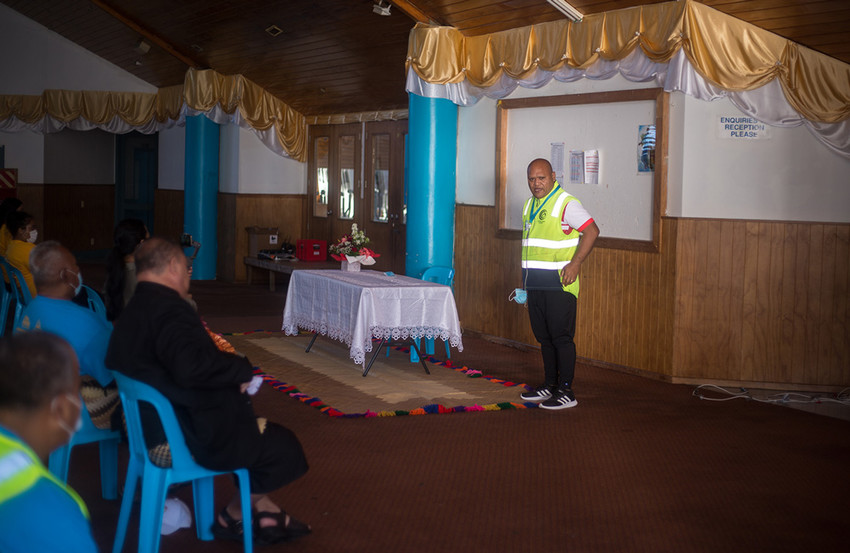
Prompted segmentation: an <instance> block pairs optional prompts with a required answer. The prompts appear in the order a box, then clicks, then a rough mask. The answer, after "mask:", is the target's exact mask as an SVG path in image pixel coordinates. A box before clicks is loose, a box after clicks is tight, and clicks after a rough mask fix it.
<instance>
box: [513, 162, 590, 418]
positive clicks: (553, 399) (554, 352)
mask: <svg viewBox="0 0 850 553" xmlns="http://www.w3.org/2000/svg"><path fill="white" fill-rule="evenodd" d="M528 188H529V190H531V195H532V197H531V198H529V199H528V201H526V202H525V206H524V208H523V213H522V224H523V227H522V280H523V289H524V290H526V291H527V301H528V316H529V319H530V320H531V329H532V331H533V332H534V337H535V338H536V339H537V341H538V342H540V350H541V353H542V355H543V372H544V377H545V381H544V383H543V385H541V386H539V387H537V388H536V389H534V390H531V391H528V392H525V393H523V394H521V397H522V399H524V400H526V401H535V402H539V403H540V407H542V408H544V409H567V408H569V407H575V406H576V405H578V402H577V401H576V399H575V394H574V393H573V390H572V384H573V376H574V374H575V363H576V346H575V343H574V342H573V336H574V335H575V328H576V299H577V298H578V291H579V278H578V276H579V269H580V267H581V264H582V262H583V261H584V260H585V258H586V257H587V255H588V254H589V253H590V250H591V249H593V243H594V242H595V241H596V237H597V236H599V227H597V226H596V223H595V222H594V220H593V218H592V217H591V216H590V214H589V213H588V212H587V211H586V210H585V209H584V207H583V206H582V205H581V202H579V201H578V200H577V199H576V198H574V197H573V196H571V195H570V194H569V193H567V192H565V191H564V190H563V189H561V187H560V185H559V184H558V182H557V180H556V179H555V172H554V171H552V165H551V164H550V163H549V162H548V161H547V160H545V159H535V160H534V161H532V162H531V163H530V164H529V165H528Z"/></svg>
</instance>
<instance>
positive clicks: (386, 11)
mask: <svg viewBox="0 0 850 553" xmlns="http://www.w3.org/2000/svg"><path fill="white" fill-rule="evenodd" d="M391 7H392V6H391V5H390V3H389V2H387V4H386V5H384V0H378V2H377V3H375V4H374V5H373V6H372V11H373V12H375V13H376V14H378V15H390V8H391Z"/></svg>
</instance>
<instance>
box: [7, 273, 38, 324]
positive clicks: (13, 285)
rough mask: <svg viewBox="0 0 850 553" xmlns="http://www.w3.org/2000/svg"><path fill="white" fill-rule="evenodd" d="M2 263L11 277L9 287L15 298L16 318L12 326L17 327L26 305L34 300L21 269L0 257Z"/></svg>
mask: <svg viewBox="0 0 850 553" xmlns="http://www.w3.org/2000/svg"><path fill="white" fill-rule="evenodd" d="M0 265H2V267H3V272H4V273H5V274H6V275H8V277H9V288H10V289H11V292H12V295H13V297H14V298H15V318H14V322H13V324H12V328H13V329H14V328H17V327H18V323H20V322H21V315H23V313H24V307H26V306H27V304H28V303H29V302H30V301H31V300H32V295H31V294H30V288H29V286H27V281H26V280H24V275H23V274H21V271H20V270H19V269H18V268H17V267H15V266H13V265H12V264H11V263H9V262H8V261H6V260H5V259H0Z"/></svg>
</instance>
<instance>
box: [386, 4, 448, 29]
mask: <svg viewBox="0 0 850 553" xmlns="http://www.w3.org/2000/svg"><path fill="white" fill-rule="evenodd" d="M389 2H390V4H393V5H394V6H396V7H397V8H398V9H400V10H401V11H402V12H404V13H405V14H407V16H408V17H410V18H411V19H413V20H414V21H418V22H420V23H436V24H437V25H442V23H441V22H440V21H439V20H438V19H437V18H436V17H433V16H431V15H428V14H427V13H425V12H424V11H422V10H420V9H419V8H418V7H416V6H415V5H414V4H413V3H411V2H408V0H389Z"/></svg>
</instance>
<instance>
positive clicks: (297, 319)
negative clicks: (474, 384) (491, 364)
mask: <svg viewBox="0 0 850 553" xmlns="http://www.w3.org/2000/svg"><path fill="white" fill-rule="evenodd" d="M299 328H302V329H305V330H308V331H310V332H318V333H319V334H322V335H326V336H329V337H331V338H333V339H335V340H339V341H341V342H344V343H345V344H346V345H347V346H349V348H350V349H349V354H350V355H351V358H352V359H354V362H355V363H357V364H360V365H363V364H365V360H366V352H367V351H372V337H373V336H374V337H376V338H385V339H390V338H392V339H394V340H398V339H405V338H440V339H443V340H447V341H448V342H449V344H451V346H452V347H455V348H457V349H458V351H463V343H462V342H461V329H460V322H459V321H458V318H457V306H456V305H455V298H454V295H452V289H451V288H450V287H448V286H444V285H442V284H435V283H433V282H426V281H423V280H418V279H415V278H410V277H406V276H401V275H393V276H387V275H385V274H384V273H380V272H377V271H360V272H356V273H355V272H351V273H349V272H343V271H333V270H328V271H312V270H299V271H293V272H292V278H291V279H290V281H289V290H288V292H287V294H286V307H285V308H284V310H283V330H284V332H286V334H290V335H291V334H297V333H298V329H299Z"/></svg>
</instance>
